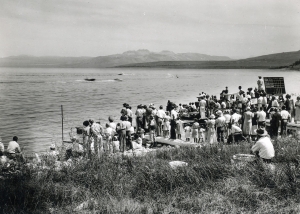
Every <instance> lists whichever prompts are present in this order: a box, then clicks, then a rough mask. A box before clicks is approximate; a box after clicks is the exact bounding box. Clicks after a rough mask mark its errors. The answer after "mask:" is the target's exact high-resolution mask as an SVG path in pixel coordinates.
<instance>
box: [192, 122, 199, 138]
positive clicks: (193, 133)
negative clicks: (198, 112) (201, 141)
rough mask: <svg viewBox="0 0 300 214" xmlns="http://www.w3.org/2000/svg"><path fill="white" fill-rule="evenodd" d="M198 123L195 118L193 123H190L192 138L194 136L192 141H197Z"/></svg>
mask: <svg viewBox="0 0 300 214" xmlns="http://www.w3.org/2000/svg"><path fill="white" fill-rule="evenodd" d="M199 127H200V126H199V123H198V121H197V118H195V119H194V123H193V125H192V138H194V143H197V141H198V138H199V135H198V132H199Z"/></svg>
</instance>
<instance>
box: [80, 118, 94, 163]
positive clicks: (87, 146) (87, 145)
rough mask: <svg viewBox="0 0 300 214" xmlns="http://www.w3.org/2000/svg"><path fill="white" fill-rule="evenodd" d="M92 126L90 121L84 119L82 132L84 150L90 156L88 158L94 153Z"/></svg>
mask: <svg viewBox="0 0 300 214" xmlns="http://www.w3.org/2000/svg"><path fill="white" fill-rule="evenodd" d="M90 135H91V127H90V123H89V121H87V120H86V121H84V122H83V133H82V138H83V140H82V141H83V146H84V152H85V155H87V156H88V158H91V155H92V148H91V144H92V142H91V137H90Z"/></svg>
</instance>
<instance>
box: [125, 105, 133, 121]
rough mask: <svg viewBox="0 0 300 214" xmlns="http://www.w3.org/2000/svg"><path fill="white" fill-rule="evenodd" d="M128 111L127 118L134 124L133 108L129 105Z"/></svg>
mask: <svg viewBox="0 0 300 214" xmlns="http://www.w3.org/2000/svg"><path fill="white" fill-rule="evenodd" d="M126 111H127V117H128V121H129V122H130V123H131V124H132V116H133V113H132V110H131V106H129V105H127V106H126Z"/></svg>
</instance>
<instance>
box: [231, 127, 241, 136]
mask: <svg viewBox="0 0 300 214" xmlns="http://www.w3.org/2000/svg"><path fill="white" fill-rule="evenodd" d="M241 131H242V129H241V128H240V127H238V126H236V125H232V126H231V133H232V134H234V133H239V132H241Z"/></svg>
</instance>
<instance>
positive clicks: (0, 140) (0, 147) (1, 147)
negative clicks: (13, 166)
mask: <svg viewBox="0 0 300 214" xmlns="http://www.w3.org/2000/svg"><path fill="white" fill-rule="evenodd" d="M3 154H4V145H3V143H2V138H1V137H0V156H3Z"/></svg>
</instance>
